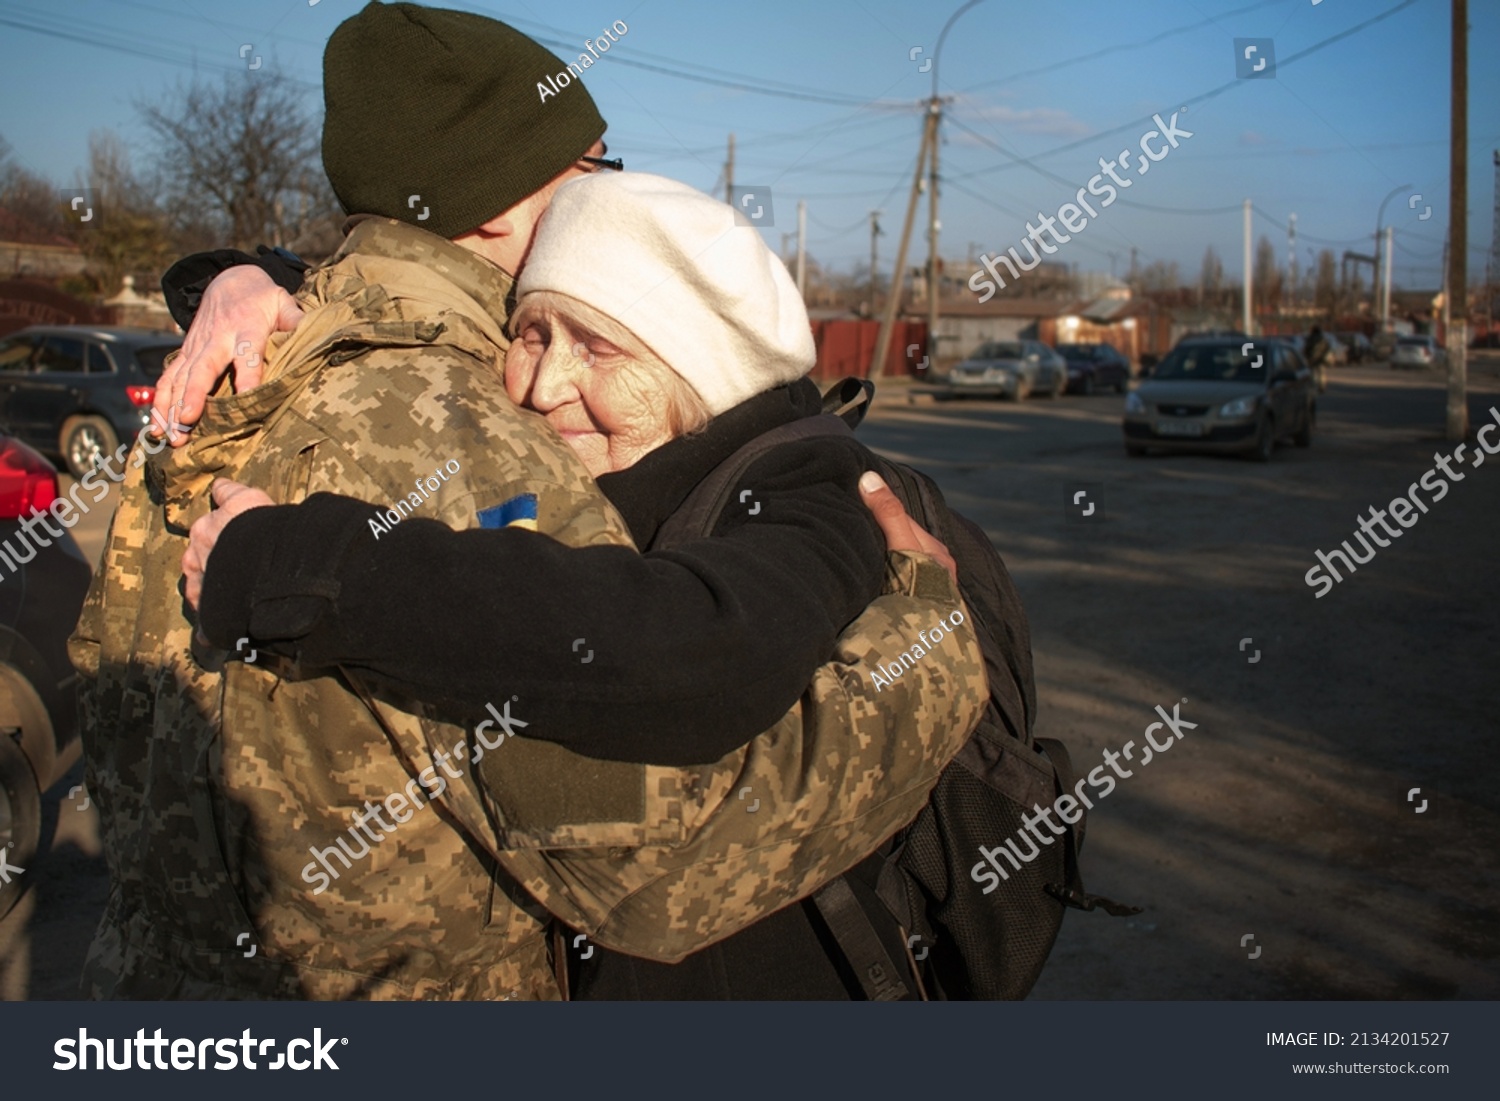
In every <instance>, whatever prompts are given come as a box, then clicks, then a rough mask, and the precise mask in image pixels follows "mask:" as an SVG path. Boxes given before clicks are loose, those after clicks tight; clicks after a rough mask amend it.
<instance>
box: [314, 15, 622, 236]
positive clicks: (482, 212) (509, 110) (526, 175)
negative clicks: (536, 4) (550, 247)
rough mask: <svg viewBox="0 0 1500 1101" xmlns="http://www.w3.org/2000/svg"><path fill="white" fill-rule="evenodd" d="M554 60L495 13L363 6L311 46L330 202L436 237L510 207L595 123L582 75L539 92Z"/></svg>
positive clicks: (573, 153) (600, 128)
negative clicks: (319, 63)
mask: <svg viewBox="0 0 1500 1101" xmlns="http://www.w3.org/2000/svg"><path fill="white" fill-rule="evenodd" d="M564 67H565V66H564V65H563V62H562V61H560V60H559V59H558V58H557V57H556V56H554V55H553V54H552V52H551V51H549V50H547V49H546V48H545V47H543V46H540V45H538V44H537V43H535V42H533V41H532V40H531V39H530V38H528V37H526V35H524V34H522V33H521V32H520V31H518V30H516V29H515V28H514V27H509V26H506V25H505V24H504V23H501V22H500V21H498V20H495V19H489V18H486V17H485V16H482V15H473V14H471V13H469V12H463V11H449V10H447V9H444V8H426V7H422V6H420V5H418V4H381V3H375V2H372V3H371V4H370V5H369V6H368V7H366V8H365V9H364V10H363V11H361V12H360V13H359V14H358V15H356V16H354V17H352V18H350V19H346V20H345V21H344V22H343V23H341V24H339V26H338V29H337V30H335V31H334V32H333V37H331V38H330V39H329V40H328V48H327V50H325V51H324V54H323V102H324V107H325V112H324V117H323V168H324V170H325V171H326V172H327V173H328V179H329V180H330V182H332V184H333V190H334V193H335V194H337V195H338V197H339V202H341V203H342V204H343V206H344V210H345V211H346V212H348V213H350V214H383V215H385V216H386V217H388V218H398V219H400V220H401V221H403V222H410V223H411V224H412V225H414V226H417V227H419V228H421V229H425V230H428V231H430V232H432V233H436V234H437V235H438V236H440V237H448V238H452V237H457V236H459V235H461V234H464V233H467V232H468V231H469V230H471V229H473V228H474V227H476V226H479V225H482V224H483V223H485V222H487V221H489V220H490V219H491V218H493V217H494V216H495V215H497V214H500V213H502V212H504V211H506V210H509V209H510V208H511V207H513V206H515V205H516V203H518V202H520V201H521V200H522V199H524V198H525V197H526V196H528V195H530V194H532V193H533V192H535V191H537V190H539V189H540V188H541V187H542V186H543V185H544V184H546V183H547V182H548V181H549V180H552V179H554V178H555V177H557V176H558V175H560V174H561V173H562V172H564V171H566V169H567V168H568V166H569V165H571V164H573V163H574V162H575V161H576V160H577V159H578V158H579V157H581V156H583V155H584V154H586V153H587V152H588V150H589V147H590V146H591V145H593V144H594V142H596V141H597V140H599V138H600V136H601V135H603V133H604V119H603V118H602V117H601V116H600V114H599V109H598V108H597V107H595V106H594V100H593V98H592V97H591V96H590V95H589V94H588V91H587V90H586V89H585V88H584V87H583V85H582V83H581V82H578V81H574V82H573V83H574V86H573V87H570V88H564V89H563V90H562V91H561V93H559V94H556V95H550V94H549V95H548V96H547V97H546V99H545V100H543V99H542V97H541V94H540V93H539V92H538V91H537V83H538V81H543V82H545V81H546V79H547V78H548V76H549V75H553V74H556V73H558V72H561V71H562V70H563V69H564ZM543 87H546V85H545V83H544V84H543Z"/></svg>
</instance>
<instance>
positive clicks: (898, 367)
mask: <svg viewBox="0 0 1500 1101" xmlns="http://www.w3.org/2000/svg"><path fill="white" fill-rule="evenodd" d="M812 330H813V343H814V344H816V345H817V347H818V365H817V366H816V367H814V368H813V371H812V376H811V377H812V378H815V379H820V380H825V381H826V380H829V379H839V378H846V377H848V376H850V375H853V376H854V377H856V378H864V377H865V376H866V375H867V374H869V372H870V357H871V356H873V355H874V354H875V341H876V340H877V339H878V338H879V336H880V322H878V321H860V320H858V319H850V320H847V321H846V320H842V319H840V320H837V321H814V322H813V323H812ZM926 356H927V326H926V325H925V324H923V323H922V322H920V321H898V322H896V324H895V327H894V328H893V329H892V332H891V346H890V348H889V349H888V350H887V351H886V355H885V373H886V374H887V375H921V374H922V373H923V372H922V369H921V364H922V361H923V359H924V358H926Z"/></svg>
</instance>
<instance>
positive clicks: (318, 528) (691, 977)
mask: <svg viewBox="0 0 1500 1101" xmlns="http://www.w3.org/2000/svg"><path fill="white" fill-rule="evenodd" d="M517 292H518V295H519V306H518V308H517V310H516V311H515V314H514V317H513V321H512V327H513V331H514V333H515V337H516V339H515V341H514V343H513V344H512V346H511V349H510V352H509V355H508V358H507V361H506V364H505V379H506V387H507V389H508V391H509V393H510V394H511V396H512V397H513V398H514V399H515V400H516V401H517V402H518V403H520V404H521V405H523V406H526V407H528V408H531V409H534V410H536V411H537V412H538V413H540V414H542V415H543V416H544V417H545V418H546V420H547V421H548V422H549V423H550V424H551V425H552V426H553V427H554V428H555V429H556V430H557V432H558V433H559V434H561V435H562V437H563V438H564V439H565V440H566V441H567V442H568V443H569V444H570V445H571V446H572V448H573V449H574V451H575V452H576V453H577V454H578V455H579V456H580V457H581V458H582V460H583V462H584V464H585V465H586V467H587V468H588V470H589V471H590V473H592V474H593V475H594V476H595V478H596V479H597V480H598V483H599V485H600V487H601V489H603V490H604V491H605V493H606V494H607V495H608V497H609V498H610V500H611V501H612V502H613V503H614V504H615V505H616V506H617V508H618V509H619V510H620V512H621V514H622V515H623V516H624V518H625V519H626V521H627V523H628V524H629V526H630V529H631V532H632V534H633V535H634V537H635V540H636V542H637V544H638V545H639V546H640V547H641V548H643V549H646V550H648V551H649V550H650V548H651V546H652V544H653V542H654V541H655V539H656V537H657V533H658V531H660V530H661V528H662V526H663V524H664V523H665V522H666V521H667V520H668V519H669V518H670V517H672V516H673V514H674V513H675V512H676V511H677V510H678V508H679V507H680V506H681V505H682V504H683V502H684V500H685V499H686V498H687V497H688V495H689V494H690V493H691V491H692V490H693V489H694V487H696V486H697V485H698V484H699V483H700V482H701V481H702V480H703V479H704V478H705V477H706V476H707V475H708V474H709V473H710V472H711V471H713V470H714V468H715V467H717V466H718V465H719V464H720V463H721V462H723V461H724V460H725V459H727V458H728V457H729V456H731V455H732V454H734V453H735V452H736V451H737V450H738V449H739V448H740V447H741V446H742V445H744V444H745V443H746V442H748V441H749V440H751V439H754V438H755V437H757V436H759V435H761V434H762V433H764V432H766V431H769V430H771V429H773V428H776V427H778V426H780V425H784V424H788V423H790V422H792V421H795V420H798V419H801V418H805V417H810V416H814V415H817V414H819V413H820V412H821V411H822V399H821V396H820V394H819V392H818V390H817V388H816V387H815V386H814V385H813V384H812V383H811V382H810V381H808V380H807V379H806V378H805V376H806V374H807V372H808V370H809V369H810V368H811V366H812V364H813V361H814V358H815V357H814V348H813V344H812V339H811V334H810V328H809V325H808V320H807V315H806V312H805V309H804V308H803V306H802V302H801V299H800V296H799V295H798V294H797V292H796V289H795V287H794V286H793V285H792V283H791V281H790V279H789V278H788V276H787V273H786V270H785V268H784V266H783V265H782V264H781V263H780V261H779V260H777V259H776V258H775V257H774V256H773V255H772V254H771V253H770V251H769V250H768V249H767V248H766V247H765V245H764V243H763V242H762V241H761V239H760V236H759V234H758V233H756V232H755V231H754V230H753V229H749V228H746V227H743V226H739V225H737V224H736V223H735V221H734V217H733V214H732V211H731V210H730V208H729V207H727V206H725V205H723V204H721V203H718V202H716V201H715V200H713V199H711V198H709V197H708V196H706V195H703V194H702V193H700V192H697V191H695V190H693V189H691V188H688V187H686V186H684V185H682V184H678V183H675V182H673V181H670V180H666V179H662V178H659V177H655V176H649V175H643V174H624V173H622V174H608V173H605V174H597V175H592V176H589V177H585V178H583V179H580V180H576V181H574V182H572V183H569V184H567V185H565V186H564V187H563V188H561V189H560V190H559V191H558V193H557V195H556V197H555V198H554V200H553V203H552V205H551V208H550V209H549V212H548V213H547V215H546V216H545V219H544V220H543V222H542V224H541V227H540V230H539V232H538V235H537V238H536V240H535V243H534V245H533V249H532V253H531V255H530V258H529V259H528V262H527V265H526V267H525V269H524V271H523V273H522V275H521V278H520V281H519V283H518V287H517ZM435 442H436V441H435ZM495 446H498V447H503V446H505V442H504V441H503V440H497V441H495ZM868 467H869V459H868V456H867V453H866V452H865V451H864V449H863V448H862V446H861V445H859V444H857V443H856V442H855V441H854V440H853V439H852V437H843V438H828V437H822V438H816V439H809V440H804V441H800V442H796V443H788V444H785V445H783V446H780V447H778V448H776V449H775V450H773V451H771V452H770V453H768V454H766V455H765V456H763V457H762V458H761V459H759V460H758V461H756V462H755V463H754V464H753V465H752V466H751V467H749V468H748V470H747V472H746V474H745V476H744V477H743V478H742V480H741V482H740V484H739V485H737V486H736V487H735V492H734V494H733V495H732V496H731V498H730V500H731V502H732V506H731V507H729V508H727V509H726V510H725V511H724V513H723V514H722V515H721V517H720V519H719V522H718V524H717V527H716V528H715V530H714V533H713V537H712V538H710V539H706V540H699V541H697V542H693V543H689V544H686V545H683V546H681V547H679V548H677V549H674V550H670V551H656V552H650V553H647V554H645V555H642V556H637V555H633V554H628V553H624V552H620V551H618V549H617V548H583V549H575V548H568V547H564V546H562V545H560V544H558V543H555V542H553V541H551V540H547V539H544V538H542V537H539V536H536V535H533V534H531V533H529V532H526V531H520V530H515V529H514V528H510V529H507V530H501V531H490V532H455V531H452V530H451V529H449V528H447V527H446V526H444V525H442V524H439V523H435V522H430V521H422V520H418V519H413V520H412V521H411V522H410V523H400V524H398V525H396V526H394V527H392V528H390V529H389V530H388V531H380V532H379V534H378V536H372V535H371V534H370V533H368V532H363V531H359V532H358V534H360V535H362V536H363V537H356V529H364V528H365V526H366V525H367V524H370V523H371V519H370V516H371V512H370V508H369V506H368V505H366V504H364V503H361V502H355V501H350V500H347V499H344V498H338V497H332V496H329V495H318V496H314V497H312V498H309V499H308V500H307V501H305V502H303V503H302V504H300V505H295V506H278V507H262V506H270V505H271V501H270V498H269V497H267V496H266V495H265V494H263V493H260V492H259V491H258V490H255V489H251V488H246V487H241V486H236V485H233V484H221V485H220V486H219V487H218V488H217V489H216V497H217V498H218V499H219V501H220V503H221V505H223V506H224V507H222V508H221V509H220V511H219V512H218V513H216V514H214V515H213V516H210V517H207V518H205V519H203V520H201V521H199V523H198V524H196V525H195V526H194V529H193V532H192V539H191V544H190V548H189V550H188V553H187V555H186V556H185V558H184V570H185V573H186V574H187V586H188V588H187V591H188V596H189V600H190V601H192V602H194V603H195V604H197V605H198V607H199V623H200V629H201V630H202V631H203V632H204V633H205V634H206V635H207V637H208V638H209V640H210V641H211V642H213V643H214V644H215V645H218V646H221V647H225V648H232V647H233V646H234V645H235V642H236V640H237V639H239V638H243V637H246V636H249V637H252V638H255V639H256V640H257V642H258V643H263V644H265V645H268V646H271V647H277V646H280V647H282V648H283V650H286V651H288V652H296V653H298V654H300V656H301V657H302V658H303V659H304V660H306V661H308V662H310V663H312V664H317V665H332V664H348V665H353V666H357V667H360V668H364V669H368V670H372V671H374V672H376V673H377V674H379V675H380V676H382V677H384V678H386V679H388V680H389V681H391V682H392V683H394V684H396V685H398V686H401V687H403V688H405V689H407V690H409V691H411V692H412V693H413V694H415V695H417V696H418V697H420V698H423V699H428V700H432V701H435V702H441V703H449V704H457V705H462V706H466V707H471V708H475V709H478V708H480V707H482V706H483V705H484V704H485V703H486V702H487V701H490V700H493V699H495V698H496V691H497V689H496V686H497V685H500V686H503V688H504V691H505V692H506V693H514V694H516V695H518V696H520V697H521V698H522V699H524V700H525V701H526V704H527V714H528V718H531V719H532V722H531V725H530V728H529V729H528V730H527V731H526V732H525V733H526V735H527V736H535V737H540V738H545V739H551V740H555V741H557V742H559V743H561V744H563V745H565V746H566V747H568V748H569V749H571V750H573V751H575V752H578V753H581V754H584V755H586V756H591V757H597V758H604V759H614V760H624V761H633V762H649V763H660V764H688V763H699V762H711V761H715V760H717V759H719V758H720V757H721V756H723V755H724V754H725V753H727V752H729V751H731V750H734V749H737V748H738V747H739V746H741V745H743V744H744V743H745V742H746V741H748V740H749V738H750V737H751V736H753V735H754V734H756V733H758V732H759V731H760V730H762V729H764V728H765V727H767V726H769V725H770V724H771V722H772V721H774V720H775V719H776V718H778V717H779V716H780V715H781V714H782V713H783V712H785V711H786V709H787V707H788V704H789V702H790V701H792V700H794V699H795V698H796V696H797V694H798V692H799V691H800V688H801V685H802V684H805V682H806V677H807V675H808V671H809V670H810V669H811V668H813V667H815V666H816V665H817V664H819V663H821V662H822V661H824V660H825V659H826V657H827V655H828V653H829V652H830V649H831V647H832V644H833V641H834V639H835V637H836V636H837V635H838V633H839V632H840V631H841V630H842V629H843V627H844V626H845V625H846V624H847V623H848V622H849V621H850V620H852V619H853V618H854V617H855V616H856V615H857V614H858V613H859V612H860V610H862V609H863V608H864V607H865V605H866V604H868V603H869V602H870V601H871V600H873V599H874V598H875V597H876V595H877V594H878V593H879V592H880V590H881V587H882V581H883V576H884V570H885V545H884V541H883V539H882V535H881V528H880V526H878V525H877V522H876V520H875V518H874V517H873V516H872V515H871V513H870V511H869V510H867V509H866V508H865V507H864V506H863V504H862V503H861V501H860V496H859V492H858V489H857V487H858V486H860V485H861V476H862V474H863V473H864V472H865V471H866V470H867V469H868ZM877 481H878V480H877ZM918 531H920V529H918ZM918 538H920V539H921V540H922V544H921V546H922V549H924V550H926V551H928V552H930V553H934V554H940V555H944V557H946V556H945V554H944V552H943V549H942V547H941V544H937V543H936V542H935V541H933V540H931V539H930V537H927V536H926V534H925V533H920V534H919V536H918ZM330 546H338V547H345V548H347V549H346V551H345V552H344V554H343V555H342V556H341V557H338V558H337V559H336V560H329V557H328V555H327V553H326V548H327V547H330ZM288 563H294V564H295V565H294V566H292V567H291V568H295V569H296V570H297V571H298V572H299V573H300V574H301V575H302V578H303V581H304V583H305V584H304V588H306V589H307V590H309V591H313V590H318V591H322V592H326V593H331V594H336V595H335V596H330V597H329V598H328V599H326V600H325V601H324V606H323V607H322V609H321V611H320V613H319V614H318V615H317V616H315V617H312V620H311V622H310V624H309V625H308V626H307V628H306V629H305V630H301V631H298V632H297V633H296V635H295V636H294V637H293V636H283V637H274V636H273V637H268V636H267V634H266V633H265V632H264V631H263V630H262V629H261V628H262V627H263V625H264V623H265V622H266V620H265V619H264V618H263V617H261V616H260V614H259V613H260V611H261V609H260V607H259V602H258V598H257V593H258V591H259V590H260V589H261V588H262V586H263V584H264V582H266V581H267V580H268V579H269V578H270V577H271V576H272V575H273V574H274V573H275V572H276V571H278V570H284V569H287V568H289V567H288ZM950 569H951V560H950ZM667 622H676V623H682V624H687V625H690V627H689V628H686V629H685V631H691V632H692V633H684V631H679V632H677V634H676V635H671V634H670V633H668V632H664V631H663V630H661V629H659V628H658V627H656V626H654V625H659V624H663V623H667ZM664 636H666V637H664ZM582 651H586V653H587V656H585V654H584V653H583V652H582ZM789 656H790V657H791V658H792V659H794V660H789ZM789 668H791V669H797V670H800V671H799V672H797V673H796V674H795V675H796V676H797V677H798V678H800V683H790V682H789V680H788V673H787V670H788V669H789ZM747 685H749V686H759V687H758V691H756V692H753V693H751V694H750V695H749V696H747V694H746V692H745V690H744V689H745V686H747ZM731 689H732V690H731ZM747 699H748V700H749V702H748V703H747V702H746V701H747ZM730 701H733V707H734V710H733V711H729V710H726V704H728V703H729V702H730ZM824 936H825V933H824V932H823V930H822V929H821V928H820V925H819V923H818V920H817V918H816V917H815V916H813V915H812V914H811V912H810V910H809V908H808V907H807V906H805V905H803V906H794V907H789V908H787V909H785V910H782V911H780V912H778V913H776V914H774V915H772V916H771V917H769V918H766V919H764V920H762V921H761V922H759V923H757V924H756V925H754V926H752V927H751V928H749V929H747V930H745V931H743V932H741V933H739V934H736V935H735V936H732V937H730V938H728V939H727V940H724V941H722V942H720V943H719V944H716V945H714V946H712V947H711V948H709V949H706V950H704V951H702V952H699V953H697V954H695V955H693V956H691V957H689V958H688V959H687V960H686V961H684V962H683V963H680V964H675V965H665V964H658V963H651V962H646V961H642V960H638V959H634V958H631V957H627V956H623V955H615V954H612V953H604V952H600V953H598V954H597V955H596V956H595V957H594V958H593V959H592V960H591V961H590V962H589V963H586V964H584V968H585V970H584V972H583V974H582V975H581V976H580V980H579V995H580V996H583V997H681V998H713V997H766V998H786V997H822V998H830V997H832V998H839V997H848V996H850V988H849V986H848V985H847V983H846V982H845V979H844V976H843V975H842V974H841V971H840V964H839V963H837V962H835V960H834V958H832V957H831V956H830V954H829V952H828V950H826V949H825V947H824V939H823V938H824ZM898 951H899V948H898Z"/></svg>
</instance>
